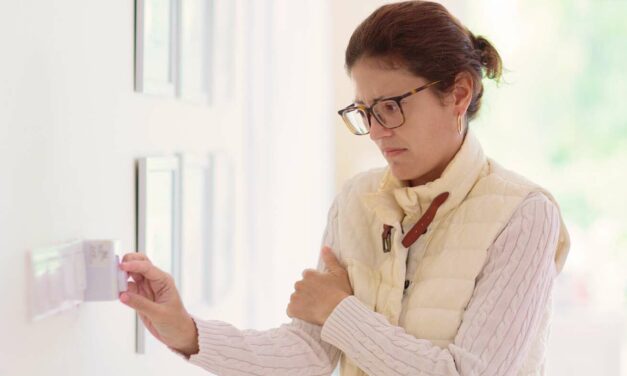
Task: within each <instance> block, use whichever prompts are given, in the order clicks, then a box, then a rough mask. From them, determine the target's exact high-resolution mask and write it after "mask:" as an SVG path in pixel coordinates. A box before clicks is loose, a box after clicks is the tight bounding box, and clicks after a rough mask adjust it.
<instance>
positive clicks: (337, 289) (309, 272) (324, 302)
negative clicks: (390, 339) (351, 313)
mask: <svg viewBox="0 0 627 376" xmlns="http://www.w3.org/2000/svg"><path fill="white" fill-rule="evenodd" d="M322 260H323V261H324V264H325V265H326V270H325V271H324V272H319V271H317V270H313V269H305V270H304V271H303V274H302V275H303V279H301V280H300V281H298V282H296V283H295V284H294V290H295V291H294V293H293V294H292V295H291V296H290V303H289V304H288V306H287V315H288V316H289V317H291V318H297V319H301V320H304V321H307V322H309V323H311V324H316V325H323V324H324V322H325V321H326V320H327V317H329V315H330V314H331V312H333V310H334V309H335V307H336V306H337V305H338V304H339V303H340V302H341V301H342V300H343V299H344V298H346V297H347V296H350V295H352V294H353V288H352V287H351V284H350V281H349V279H348V272H347V271H346V269H345V268H344V267H343V266H342V265H341V264H340V263H339V261H338V260H337V258H336V257H335V255H334V254H333V251H332V250H331V248H329V247H324V248H322Z"/></svg>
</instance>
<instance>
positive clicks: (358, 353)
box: [321, 193, 559, 376]
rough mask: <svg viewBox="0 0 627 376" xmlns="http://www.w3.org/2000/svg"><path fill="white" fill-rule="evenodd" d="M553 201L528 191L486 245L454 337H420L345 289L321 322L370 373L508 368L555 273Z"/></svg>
mask: <svg viewBox="0 0 627 376" xmlns="http://www.w3.org/2000/svg"><path fill="white" fill-rule="evenodd" d="M558 235H559V213H558V209H557V208H556V206H555V205H554V204H553V203H552V202H551V201H549V200H548V199H547V198H546V196H544V195H543V194H541V193H533V194H531V195H529V196H528V197H527V198H526V199H525V200H524V201H523V203H521V205H520V206H519V208H518V209H517V210H516V212H515V214H514V215H513V216H512V218H511V220H510V222H509V223H508V225H507V226H506V227H505V229H504V230H503V231H502V232H501V234H500V235H499V237H498V238H497V240H496V241H495V242H494V244H493V245H492V246H491V247H490V248H489V250H488V258H487V260H486V264H485V265H484V268H483V269H482V271H481V273H480V274H479V276H478V278H477V284H476V286H475V290H474V292H473V296H472V297H471V300H470V301H469V303H468V307H467V309H466V311H465V312H464V315H463V317H462V324H461V326H460V328H459V330H458V332H457V336H456V337H455V340H454V342H453V343H452V344H450V345H449V346H448V347H447V348H440V347H437V346H435V345H433V344H432V343H431V342H430V341H428V340H424V339H417V338H415V337H414V336H412V335H410V334H408V333H407V332H405V330H404V329H403V328H401V327H398V326H394V325H391V324H390V323H389V322H388V321H387V319H386V318H385V317H384V316H383V315H381V314H379V313H376V312H373V311H371V310H370V309H369V308H368V307H366V306H365V305H364V304H362V303H361V302H360V301H359V300H358V299H357V298H356V297H354V296H349V297H347V298H345V299H344V300H342V302H341V303H340V304H339V305H338V306H337V307H336V308H335V310H334V311H333V312H332V313H331V315H330V316H329V318H328V319H327V321H326V322H325V323H324V325H323V327H322V333H321V336H322V339H323V340H324V341H327V342H328V343H330V344H333V345H335V346H336V347H337V348H339V349H340V350H341V351H343V352H344V353H345V355H346V356H348V357H349V358H350V359H351V360H352V361H353V362H354V363H355V364H356V365H357V366H358V367H359V368H361V369H362V370H363V371H364V372H366V373H367V374H368V375H371V376H376V375H388V376H390V375H479V374H482V375H483V374H486V375H512V374H516V372H517V371H518V369H519V368H520V367H521V366H522V362H523V361H524V359H525V358H526V356H527V354H528V353H529V348H530V344H531V342H532V341H533V339H534V335H535V333H537V328H538V326H539V323H540V321H541V317H542V315H543V313H544V310H545V308H546V306H547V299H548V298H549V296H550V294H551V290H552V285H553V279H554V277H555V275H556V269H555V263H554V260H553V258H554V255H555V249H556V245H557V240H558Z"/></svg>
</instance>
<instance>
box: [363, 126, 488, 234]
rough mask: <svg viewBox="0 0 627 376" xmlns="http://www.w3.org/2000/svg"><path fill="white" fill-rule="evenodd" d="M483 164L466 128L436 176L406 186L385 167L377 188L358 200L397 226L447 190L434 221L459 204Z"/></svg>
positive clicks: (475, 179) (472, 135)
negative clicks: (450, 158) (434, 178)
mask: <svg viewBox="0 0 627 376" xmlns="http://www.w3.org/2000/svg"><path fill="white" fill-rule="evenodd" d="M486 163H487V162H486V157H485V155H484V154H483V149H482V148H481V145H480V144H479V141H478V140H477V138H476V137H475V136H474V134H473V133H472V132H471V131H470V130H469V131H468V133H467V134H466V137H465V138H464V142H463V143H462V146H461V147H460V149H459V150H458V151H457V154H455V157H453V159H452V160H451V161H450V162H449V164H448V165H447V166H446V168H445V169H444V172H443V173H442V176H440V177H439V178H438V179H436V180H434V181H431V182H428V183H426V184H423V185H419V186H416V187H409V186H407V184H406V183H405V182H403V181H400V180H399V179H397V178H396V177H395V176H394V175H393V174H392V172H391V170H390V169H389V168H388V169H387V170H386V171H385V173H384V175H383V178H382V179H381V183H380V184H379V188H378V190H377V191H376V192H370V193H366V194H364V195H363V196H362V197H361V199H362V202H363V203H364V205H366V207H367V208H369V209H370V210H372V211H374V212H375V214H376V215H377V217H378V218H379V219H380V220H381V221H383V223H386V224H389V225H396V224H397V223H400V222H401V221H402V220H403V218H404V217H405V216H407V217H409V219H412V220H414V219H418V218H420V216H422V214H423V213H424V212H425V211H426V210H427V208H428V207H429V205H430V204H431V202H432V201H433V199H434V198H435V197H437V196H438V195H439V194H441V193H443V192H449V193H450V196H449V198H448V199H447V200H446V202H444V204H442V206H441V207H440V209H439V210H438V211H437V215H436V217H435V219H436V220H437V219H438V218H441V217H442V216H444V215H446V213H448V212H449V211H451V210H452V209H454V208H456V207H457V206H459V204H461V202H462V201H463V200H464V198H465V197H466V195H467V194H468V192H470V190H471V189H472V187H473V185H474V184H475V182H476V181H477V179H479V177H480V175H481V172H482V170H483V169H484V167H485V166H486Z"/></svg>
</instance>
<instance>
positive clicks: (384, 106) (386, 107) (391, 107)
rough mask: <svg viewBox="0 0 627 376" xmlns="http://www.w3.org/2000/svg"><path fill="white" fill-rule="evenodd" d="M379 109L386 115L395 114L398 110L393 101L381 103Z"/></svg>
mask: <svg viewBox="0 0 627 376" xmlns="http://www.w3.org/2000/svg"><path fill="white" fill-rule="evenodd" d="M379 107H380V108H381V111H382V112H384V113H388V114H391V113H395V112H398V111H399V110H400V109H399V107H398V104H397V103H396V102H395V101H385V102H381V105H380V106H379Z"/></svg>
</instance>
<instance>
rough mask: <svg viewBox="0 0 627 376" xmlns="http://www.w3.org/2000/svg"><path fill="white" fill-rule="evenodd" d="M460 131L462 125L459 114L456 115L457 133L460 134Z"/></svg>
mask: <svg viewBox="0 0 627 376" xmlns="http://www.w3.org/2000/svg"><path fill="white" fill-rule="evenodd" d="M462 131H463V127H462V115H461V114H460V115H459V116H458V117H457V133H459V135H460V136H461V135H462Z"/></svg>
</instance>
